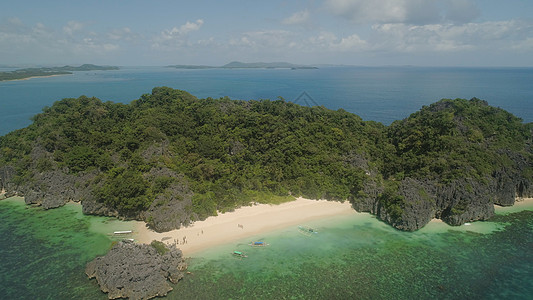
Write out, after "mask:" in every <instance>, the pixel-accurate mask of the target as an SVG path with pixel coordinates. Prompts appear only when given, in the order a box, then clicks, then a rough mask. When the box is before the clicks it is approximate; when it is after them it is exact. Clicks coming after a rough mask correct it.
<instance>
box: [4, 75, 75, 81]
mask: <svg viewBox="0 0 533 300" xmlns="http://www.w3.org/2000/svg"><path fill="white" fill-rule="evenodd" d="M65 75H72V74H55V75H44V76H31V77H26V78H20V79H8V80H2V81H5V82H7V81H21V80H30V79H33V78H48V77H56V76H65Z"/></svg>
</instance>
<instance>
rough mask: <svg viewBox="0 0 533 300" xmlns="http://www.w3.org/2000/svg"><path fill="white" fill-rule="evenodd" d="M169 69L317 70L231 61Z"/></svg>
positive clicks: (176, 66) (271, 63)
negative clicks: (218, 64) (217, 64)
mask: <svg viewBox="0 0 533 300" xmlns="http://www.w3.org/2000/svg"><path fill="white" fill-rule="evenodd" d="M168 67H169V68H176V69H292V70H300V69H318V68H317V67H315V66H307V65H297V64H291V63H288V62H270V63H266V62H252V63H245V62H240V61H232V62H230V63H227V64H225V65H223V66H219V67H216V66H206V65H170V66H168Z"/></svg>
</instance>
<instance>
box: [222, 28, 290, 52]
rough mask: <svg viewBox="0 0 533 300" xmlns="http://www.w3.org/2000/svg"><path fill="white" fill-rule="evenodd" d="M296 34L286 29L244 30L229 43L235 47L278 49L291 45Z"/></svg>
mask: <svg viewBox="0 0 533 300" xmlns="http://www.w3.org/2000/svg"><path fill="white" fill-rule="evenodd" d="M295 38H296V35H295V34H293V33H292V32H290V31H286V30H260V31H250V32H244V33H242V34H241V36H240V37H238V38H233V39H230V41H229V45H230V46H233V47H246V48H251V49H255V50H258V49H259V48H267V49H271V50H276V51H277V50H278V49H283V48H285V49H286V48H289V47H291V42H292V41H294V39H295Z"/></svg>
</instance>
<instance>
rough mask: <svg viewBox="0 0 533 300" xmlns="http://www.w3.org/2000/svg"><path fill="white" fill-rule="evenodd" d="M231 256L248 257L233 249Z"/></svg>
mask: <svg viewBox="0 0 533 300" xmlns="http://www.w3.org/2000/svg"><path fill="white" fill-rule="evenodd" d="M231 254H233V256H236V257H241V258H245V257H248V255H246V254H244V253H242V252H241V251H233V253H231Z"/></svg>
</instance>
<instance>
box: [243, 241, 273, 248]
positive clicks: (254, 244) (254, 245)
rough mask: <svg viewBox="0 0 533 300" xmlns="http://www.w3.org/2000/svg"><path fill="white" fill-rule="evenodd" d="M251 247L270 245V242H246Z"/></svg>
mask: <svg viewBox="0 0 533 300" xmlns="http://www.w3.org/2000/svg"><path fill="white" fill-rule="evenodd" d="M248 245H250V246H252V247H266V246H270V244H267V243H265V242H250V244H248Z"/></svg>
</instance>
